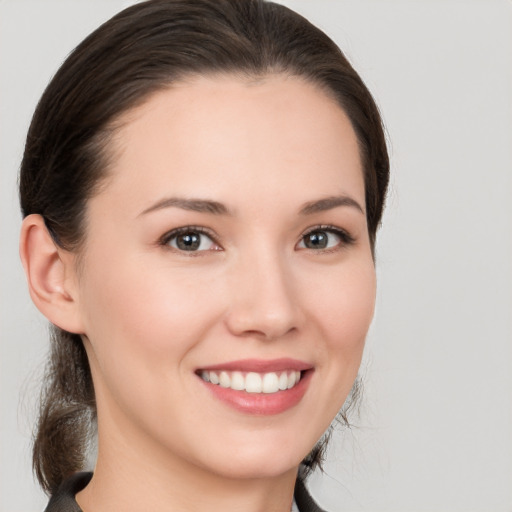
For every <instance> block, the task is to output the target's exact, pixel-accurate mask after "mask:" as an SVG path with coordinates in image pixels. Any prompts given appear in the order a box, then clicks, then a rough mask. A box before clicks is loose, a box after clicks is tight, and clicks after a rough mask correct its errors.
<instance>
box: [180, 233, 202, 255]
mask: <svg viewBox="0 0 512 512" xmlns="http://www.w3.org/2000/svg"><path fill="white" fill-rule="evenodd" d="M200 243H201V241H200V239H199V235H198V234H197V233H185V234H183V235H180V236H178V238H177V239H176V245H177V246H178V248H179V249H181V250H183V251H194V250H196V249H197V248H198V247H199V245H200Z"/></svg>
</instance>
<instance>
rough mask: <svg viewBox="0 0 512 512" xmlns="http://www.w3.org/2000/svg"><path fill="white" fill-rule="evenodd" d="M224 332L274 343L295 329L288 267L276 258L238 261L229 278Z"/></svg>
mask: <svg viewBox="0 0 512 512" xmlns="http://www.w3.org/2000/svg"><path fill="white" fill-rule="evenodd" d="M232 279H233V280H232V281H231V282H230V287H231V293H230V297H231V303H230V306H229V309H228V311H227V315H226V324H227V327H228V330H229V331H230V332H231V333H232V334H234V335H236V336H246V337H251V336H252V337H257V338H261V339H265V340H275V339H278V338H281V337H283V336H285V335H286V334H288V333H290V332H292V331H294V330H296V329H298V328H299V318H300V315H299V306H298V296H297V293H295V289H294V288H295V286H294V284H295V282H294V279H293V275H292V272H291V269H290V268H289V266H287V265H286V262H284V261H282V258H281V259H280V258H279V257H278V256H277V255H270V254H267V255H264V256H262V257H259V258H258V257H253V258H251V259H250V260H249V261H248V260H245V261H240V262H239V264H238V269H237V271H236V272H234V273H233V275H232Z"/></svg>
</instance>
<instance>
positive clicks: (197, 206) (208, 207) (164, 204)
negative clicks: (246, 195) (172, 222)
mask: <svg viewBox="0 0 512 512" xmlns="http://www.w3.org/2000/svg"><path fill="white" fill-rule="evenodd" d="M171 207H174V208H181V209H182V210H190V211H193V212H200V213H213V214H215V215H231V212H230V211H229V210H228V208H227V207H226V206H225V205H224V204H222V203H219V202H217V201H211V200H209V199H185V198H182V197H167V198H165V199H162V200H161V201H158V202H157V203H155V204H153V205H152V206H150V207H149V208H146V209H145V210H144V211H143V212H142V213H141V214H140V215H145V214H146V213H150V212H154V211H156V210H163V209H164V208H171Z"/></svg>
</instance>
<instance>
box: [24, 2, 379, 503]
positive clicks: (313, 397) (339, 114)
mask: <svg viewBox="0 0 512 512" xmlns="http://www.w3.org/2000/svg"><path fill="white" fill-rule="evenodd" d="M387 181H388V158H387V152H386V146H385V141H384V136H383V131H382V124H381V120H380V117H379V114H378V111H377V108H376V106H375V104H374V101H373V99H372V97H371V95H370V93H369V92H368V90H367V89H366V87H365V86H364V84H363V83H362V81H361V79H360V77H359V76H358V75H357V74H356V72H355V71H354V70H353V69H352V67H351V66H350V64H349V63H348V62H347V61H346V59H345V58H344V56H343V54H342V53H341V52H340V51H339V49H338V48H337V47H336V46H335V45H334V43H333V42H332V41H331V40H330V39H329V38H328V37H327V36H326V35H325V34H323V33H322V32H321V31H319V30H318V29H316V28H315V27H313V26H312V25H311V24H309V23H308V22H307V21H306V20H304V19H303V18H302V17H300V16H299V15H297V14H295V13H293V12H292V11H290V10H288V9H287V8H285V7H283V6H280V5H276V4H272V3H267V2H261V1H258V0H244V1H237V0H222V1H213V0H194V1H190V0H186V1H185V0H183V1H172V0H152V1H149V2H144V3H141V4H137V5H135V6H133V7H130V8H128V9H126V10H125V11H123V12H121V13H120V14H118V15H117V16H115V17H114V18H112V19H111V20H110V21H108V22H107V23H105V24H104V25H103V26H102V27H100V28H99V29H98V30H97V31H95V32H94V33H93V34H91V35H90V36H89V37H88V38H86V39H85V40H84V41H83V43H81V44H80V45H79V46H78V47H77V49H76V50H75V51H74V52H73V53H72V54H71V55H70V56H69V58H68V59H67V60H66V62H65V63H64V64H63V66H62V67H61V69H60V70H59V71H58V73H57V74H56V75H55V77H54V78H53V80H52V82H51V83H50V85H49V86H48V88H47V90H46V91H45V93H44V95H43V97H42V99H41V101H40V103H39V105H38V107H37V110H36V112H35V115H34V118H33V121H32V124H31V127H30V130H29V133H28V136H27V144H26V148H25V154H24V158H23V162H22V168H21V175H20V197H21V205H22V210H23V215H24V217H25V219H24V222H23V227H22V233H21V245H20V247H21V257H22V261H23V265H24V268H25V272H26V275H27V279H28V284H29V290H30V293H31V297H32V299H33V300H34V302H35V304H36V306H37V307H38V308H39V309H40V310H41V312H42V313H43V314H44V315H45V316H46V317H47V318H48V319H49V320H50V322H51V323H52V325H53V326H54V330H53V339H52V354H51V362H50V365H49V374H48V377H47V382H46V386H47V387H46V390H45V394H44V398H43V401H42V405H41V414H40V420H39V425H38V432H37V436H36V439H35V445H34V468H35V471H36V474H37V476H38V478H39V480H40V482H41V484H42V486H43V488H44V489H45V490H46V491H47V492H48V493H49V494H51V495H52V498H51V500H50V503H49V505H48V508H47V510H48V511H51V512H55V511H61V510H83V511H84V512H90V511H95V512H98V511H102V510H126V511H129V510H154V511H158V510H183V511H186V510H206V509H213V510H221V509H223V510H244V511H251V510H254V511H256V510H272V511H275V512H281V511H287V512H288V511H289V510H290V509H291V507H292V506H294V507H298V510H300V511H301V512H304V511H307V510H319V509H318V507H317V506H316V505H315V504H314V503H313V502H312V500H311V498H310V497H309V495H308V494H307V492H306V491H305V488H304V485H303V480H304V478H305V476H306V475H307V473H308V471H309V470H311V469H313V468H314V467H315V466H316V465H317V464H318V463H319V461H320V459H321V452H322V442H320V443H318V441H319V440H320V439H322V436H323V434H324V433H325V432H326V430H327V429H328V428H329V425H330V424H331V422H332V421H333V419H334V418H335V416H336V414H337V412H338V411H339V410H340V409H341V408H342V406H343V404H344V402H345V400H346V399H347V396H349V393H350V390H351V388H352V387H353V383H354V380H355V378H356V375H357V371H358V367H359V363H360V360H361V355H362V351H363V347H364V339H365V336H366V332H367V330H368V327H369V324H370V321H371V318H372V314H373V306H374V297H375V271H374V261H373V254H374V244H375V235H376V230H377V227H378V225H379V222H380V218H381V214H382V208H383V203H384V198H385V193H386V187H387ZM96 425H97V435H98V455H97V461H96V465H95V470H94V475H92V474H91V473H77V472H79V471H80V470H81V469H83V467H84V460H85V457H86V455H87V447H88V443H89V442H90V440H91V439H92V436H93V435H94V429H95V427H96ZM299 469H300V471H299ZM294 489H295V501H296V504H293V501H294ZM198 490H200V492H198ZM292 504H293V505H292Z"/></svg>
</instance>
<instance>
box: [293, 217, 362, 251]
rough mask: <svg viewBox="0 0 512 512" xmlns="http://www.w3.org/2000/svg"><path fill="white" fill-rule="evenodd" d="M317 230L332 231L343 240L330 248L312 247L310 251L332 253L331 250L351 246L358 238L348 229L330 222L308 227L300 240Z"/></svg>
mask: <svg viewBox="0 0 512 512" xmlns="http://www.w3.org/2000/svg"><path fill="white" fill-rule="evenodd" d="M317 231H324V232H327V233H332V234H334V235H336V236H338V237H339V238H340V240H341V241H340V243H339V244H338V245H336V246H334V247H331V248H328V249H318V250H314V249H310V251H312V252H319V253H324V254H325V253H330V252H336V251H339V250H340V249H343V248H344V247H349V246H351V245H354V243H355V242H356V239H355V238H354V237H353V236H352V235H351V234H350V233H349V232H348V231H345V230H344V229H341V228H339V227H336V226H332V225H330V224H321V225H319V226H313V227H311V228H308V229H307V230H306V232H305V233H304V234H303V235H301V237H300V239H299V242H300V241H302V240H304V238H305V237H307V236H308V235H310V234H311V233H315V232H317ZM299 242H297V243H299Z"/></svg>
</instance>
